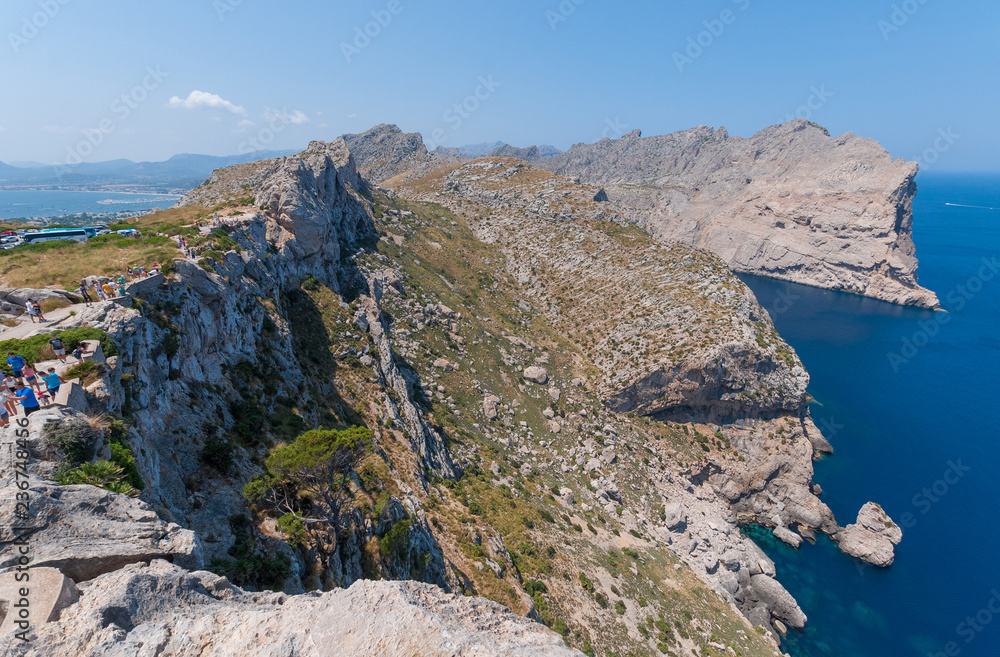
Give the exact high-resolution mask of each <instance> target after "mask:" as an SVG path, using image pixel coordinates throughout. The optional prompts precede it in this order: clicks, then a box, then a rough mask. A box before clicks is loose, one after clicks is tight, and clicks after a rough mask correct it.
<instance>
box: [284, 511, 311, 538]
mask: <svg viewBox="0 0 1000 657" xmlns="http://www.w3.org/2000/svg"><path fill="white" fill-rule="evenodd" d="M278 530H279V531H280V532H282V533H283V534H285V535H286V536H288V538H289V540H290V541H291V542H292V543H295V544H297V545H305V542H306V524H305V523H304V522H302V518H300V517H299V516H297V515H295V514H293V513H286V514H285V515H283V516H281V517H280V518H278Z"/></svg>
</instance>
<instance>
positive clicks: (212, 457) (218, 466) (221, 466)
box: [201, 434, 235, 474]
mask: <svg viewBox="0 0 1000 657" xmlns="http://www.w3.org/2000/svg"><path fill="white" fill-rule="evenodd" d="M234 451H235V449H234V447H233V444H232V443H231V442H229V440H228V439H226V438H223V437H221V436H219V435H217V434H216V435H212V436H209V437H208V438H206V439H205V445H204V446H203V447H202V449H201V462H202V463H204V464H205V465H207V466H210V467H212V468H215V470H217V471H218V472H219V473H220V474H226V473H228V472H229V469H230V468H232V467H233V452H234Z"/></svg>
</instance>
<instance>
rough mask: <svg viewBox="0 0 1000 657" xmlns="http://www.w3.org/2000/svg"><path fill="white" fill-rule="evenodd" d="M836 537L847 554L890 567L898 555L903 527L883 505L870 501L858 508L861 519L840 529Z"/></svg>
mask: <svg viewBox="0 0 1000 657" xmlns="http://www.w3.org/2000/svg"><path fill="white" fill-rule="evenodd" d="M836 540H837V544H838V545H839V547H840V550H841V551H842V552H844V553H845V554H849V555H850V556H852V557H856V558H858V559H861V560H862V561H864V562H865V563H869V564H871V565H873V566H878V567H880V568H886V567H888V566H891V565H892V563H893V561H894V560H895V558H896V555H895V547H896V546H897V545H899V542H900V541H901V540H903V530H902V529H900V528H899V525H897V524H896V523H895V522H893V521H892V518H890V517H889V514H887V513H886V512H885V511H883V510H882V507H881V506H879V505H878V504H875V503H874V502H868V503H867V504H865V505H864V506H863V507H861V510H860V511H859V512H858V520H857V522H856V523H854V524H851V525H848V526H847V527H845V528H844V529H843V530H841V531H840V532H838V533H837V536H836Z"/></svg>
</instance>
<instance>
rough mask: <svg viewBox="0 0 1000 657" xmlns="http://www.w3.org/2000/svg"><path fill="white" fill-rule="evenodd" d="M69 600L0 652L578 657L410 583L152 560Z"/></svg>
mask: <svg viewBox="0 0 1000 657" xmlns="http://www.w3.org/2000/svg"><path fill="white" fill-rule="evenodd" d="M79 595H80V599H79V601H78V602H76V603H75V604H73V605H71V606H69V607H66V608H65V609H64V610H63V612H62V614H61V616H60V617H59V619H58V620H57V621H54V622H50V623H47V624H45V625H41V626H39V628H38V630H37V633H35V634H34V635H33V636H32V637H31V639H32V640H31V641H27V642H25V641H11V640H8V639H5V640H4V642H3V645H2V647H0V655H3V656H4V657H7V656H10V657H13V656H15V655H17V656H19V657H27V656H29V655H30V656H36V655H37V656H39V657H40V656H42V655H44V656H45V657H86V656H88V655H94V656H96V655H151V656H152V655H172V656H174V657H195V656H200V655H234V656H235V655H239V656H240V657H290V656H291V655H295V656H296V657H320V656H326V655H337V656H338V657H350V656H353V655H357V656H359V657H360V656H362V655H364V656H366V657H367V656H371V655H468V656H469V657H543V656H552V657H560V656H563V655H565V656H566V657H570V656H572V655H580V654H581V653H579V652H577V651H575V650H570V649H569V648H566V646H565V644H564V643H563V640H562V638H560V637H559V636H558V635H557V634H556V633H555V632H553V631H551V630H549V629H548V628H546V627H545V626H544V625H541V624H540V623H536V622H534V621H532V620H530V619H527V618H522V617H521V616H518V615H517V614H514V613H513V612H511V611H510V610H508V609H506V608H504V607H503V606H501V605H499V604H497V603H495V602H490V601H488V600H484V599H482V598H467V597H463V596H459V595H454V594H450V593H444V592H443V591H441V590H440V589H439V588H437V587H436V586H432V585H429V584H420V583H416V582H412V581H407V582H386V581H368V580H361V581H358V582H355V583H354V584H353V585H352V586H351V587H350V588H348V589H337V590H335V591H331V592H328V593H324V594H319V593H312V594H305V595H298V596H288V595H286V594H284V593H246V592H244V591H242V590H240V589H238V588H236V587H234V586H232V585H231V584H230V583H229V582H228V581H227V580H226V579H225V578H224V577H220V576H219V575H216V574H214V573H210V572H208V571H196V572H193V573H192V572H188V571H186V570H183V569H182V568H179V567H177V566H175V565H173V564H171V563H169V562H167V561H163V560H154V561H152V562H151V563H150V564H148V565H147V564H134V565H131V566H127V567H125V568H123V569H121V570H118V571H115V572H113V573H110V574H108V575H104V576H101V577H98V578H97V579H95V580H93V581H90V582H86V583H84V584H83V585H81V587H80V593H79Z"/></svg>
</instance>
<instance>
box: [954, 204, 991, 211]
mask: <svg viewBox="0 0 1000 657" xmlns="http://www.w3.org/2000/svg"><path fill="white" fill-rule="evenodd" d="M945 205H947V206H949V207H953V208H974V209H976V210H1000V208H989V207H986V206H985V205H963V204H961V203H945Z"/></svg>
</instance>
